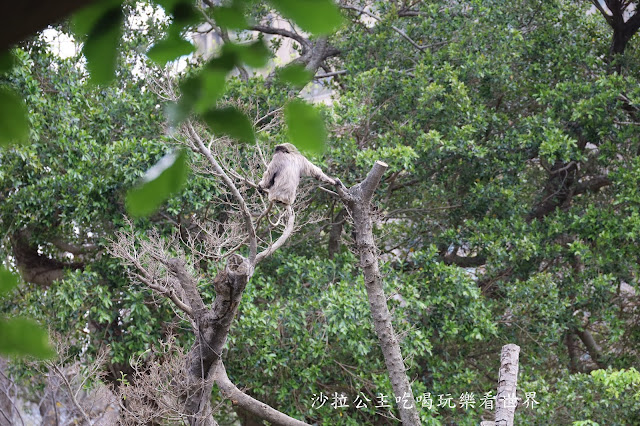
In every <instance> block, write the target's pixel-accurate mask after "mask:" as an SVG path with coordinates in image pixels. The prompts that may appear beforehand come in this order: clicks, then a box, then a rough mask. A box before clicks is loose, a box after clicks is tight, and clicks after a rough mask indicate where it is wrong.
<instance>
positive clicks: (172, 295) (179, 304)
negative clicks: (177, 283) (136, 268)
mask: <svg viewBox="0 0 640 426" xmlns="http://www.w3.org/2000/svg"><path fill="white" fill-rule="evenodd" d="M133 276H134V277H135V278H136V279H138V280H139V281H140V282H141V283H143V284H145V285H146V286H147V287H149V288H150V289H152V290H155V291H157V292H158V293H160V294H161V295H163V296H166V297H168V298H169V299H171V300H172V301H173V303H175V304H176V306H177V307H178V308H180V309H181V310H182V311H183V312H184V313H185V314H187V315H189V316H190V317H192V318H193V311H192V310H191V308H190V307H189V306H187V305H186V304H185V303H184V302H182V300H180V298H179V297H178V296H177V295H176V293H175V292H173V291H171V290H168V289H166V288H163V287H161V286H159V285H156V284H155V283H154V282H153V281H152V280H150V279H148V278H147V277H145V276H143V275H140V274H136V273H133Z"/></svg>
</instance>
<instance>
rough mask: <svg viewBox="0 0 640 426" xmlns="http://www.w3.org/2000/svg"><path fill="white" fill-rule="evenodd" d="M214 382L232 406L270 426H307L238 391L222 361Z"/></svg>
mask: <svg viewBox="0 0 640 426" xmlns="http://www.w3.org/2000/svg"><path fill="white" fill-rule="evenodd" d="M215 382H216V384H217V385H218V387H219V388H220V391H221V392H222V394H223V395H224V396H225V397H227V398H229V399H230V400H231V402H232V403H233V404H234V405H238V406H239V407H241V408H243V409H245V410H247V411H248V412H250V413H251V414H253V415H255V416H258V417H259V418H261V419H263V420H266V421H268V422H270V423H272V424H276V425H283V426H305V425H306V426H309V425H308V424H307V423H305V422H301V421H300V420H297V419H294V418H293V417H289V416H287V415H286V414H284V413H281V412H280V411H278V410H276V409H274V408H271V407H270V406H269V405H267V404H265V403H264V402H260V401H258V400H257V399H254V398H252V397H250V396H249V395H247V394H246V393H244V392H242V391H241V390H240V389H238V388H237V387H236V385H234V384H233V383H232V382H231V380H229V377H228V376H227V371H226V369H225V368H224V364H223V363H222V361H219V363H218V366H217V369H216V376H215Z"/></svg>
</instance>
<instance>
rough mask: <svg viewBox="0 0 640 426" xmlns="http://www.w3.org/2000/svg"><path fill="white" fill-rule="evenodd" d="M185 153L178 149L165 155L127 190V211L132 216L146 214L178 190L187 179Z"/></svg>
mask: <svg viewBox="0 0 640 426" xmlns="http://www.w3.org/2000/svg"><path fill="white" fill-rule="evenodd" d="M187 171H188V169H187V154H186V153H185V152H184V151H182V150H180V151H177V152H172V153H170V154H167V155H165V156H164V157H162V158H161V159H160V161H158V162H157V163H156V164H155V165H154V166H153V167H151V168H150V169H149V170H147V173H146V174H145V176H144V177H143V178H142V181H141V182H140V184H139V185H138V186H137V187H135V188H133V189H131V190H129V192H128V193H127V197H126V206H127V212H128V213H129V214H130V215H131V216H134V217H141V216H148V215H150V214H151V213H153V212H154V211H155V210H156V209H157V208H158V206H160V204H162V203H163V202H164V201H166V200H167V199H168V198H169V197H170V196H171V195H172V194H174V193H176V192H178V191H179V190H180V189H181V188H182V186H183V185H184V183H185V181H186V179H187Z"/></svg>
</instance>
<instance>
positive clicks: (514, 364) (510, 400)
mask: <svg viewBox="0 0 640 426" xmlns="http://www.w3.org/2000/svg"><path fill="white" fill-rule="evenodd" d="M519 355H520V346H518V345H514V344H513V343H510V344H508V345H504V346H503V347H502V353H501V354H500V374H499V376H498V394H497V396H496V426H513V417H514V415H515V413H516V406H517V399H516V389H517V387H518V356H519Z"/></svg>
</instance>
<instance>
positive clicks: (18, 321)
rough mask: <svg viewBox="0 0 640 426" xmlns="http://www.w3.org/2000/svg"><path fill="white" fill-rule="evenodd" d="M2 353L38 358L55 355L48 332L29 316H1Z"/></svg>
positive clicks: (0, 342)
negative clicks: (5, 317)
mask: <svg viewBox="0 0 640 426" xmlns="http://www.w3.org/2000/svg"><path fill="white" fill-rule="evenodd" d="M0 353H1V354H3V355H20V356H25V355H31V356H34V357H36V358H50V357H52V356H53V355H55V352H54V351H53V349H52V348H51V346H49V338H48V336H47V332H46V331H44V330H43V329H42V327H40V326H39V325H38V324H37V323H36V322H34V321H33V320H30V319H28V318H12V319H4V318H0Z"/></svg>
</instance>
